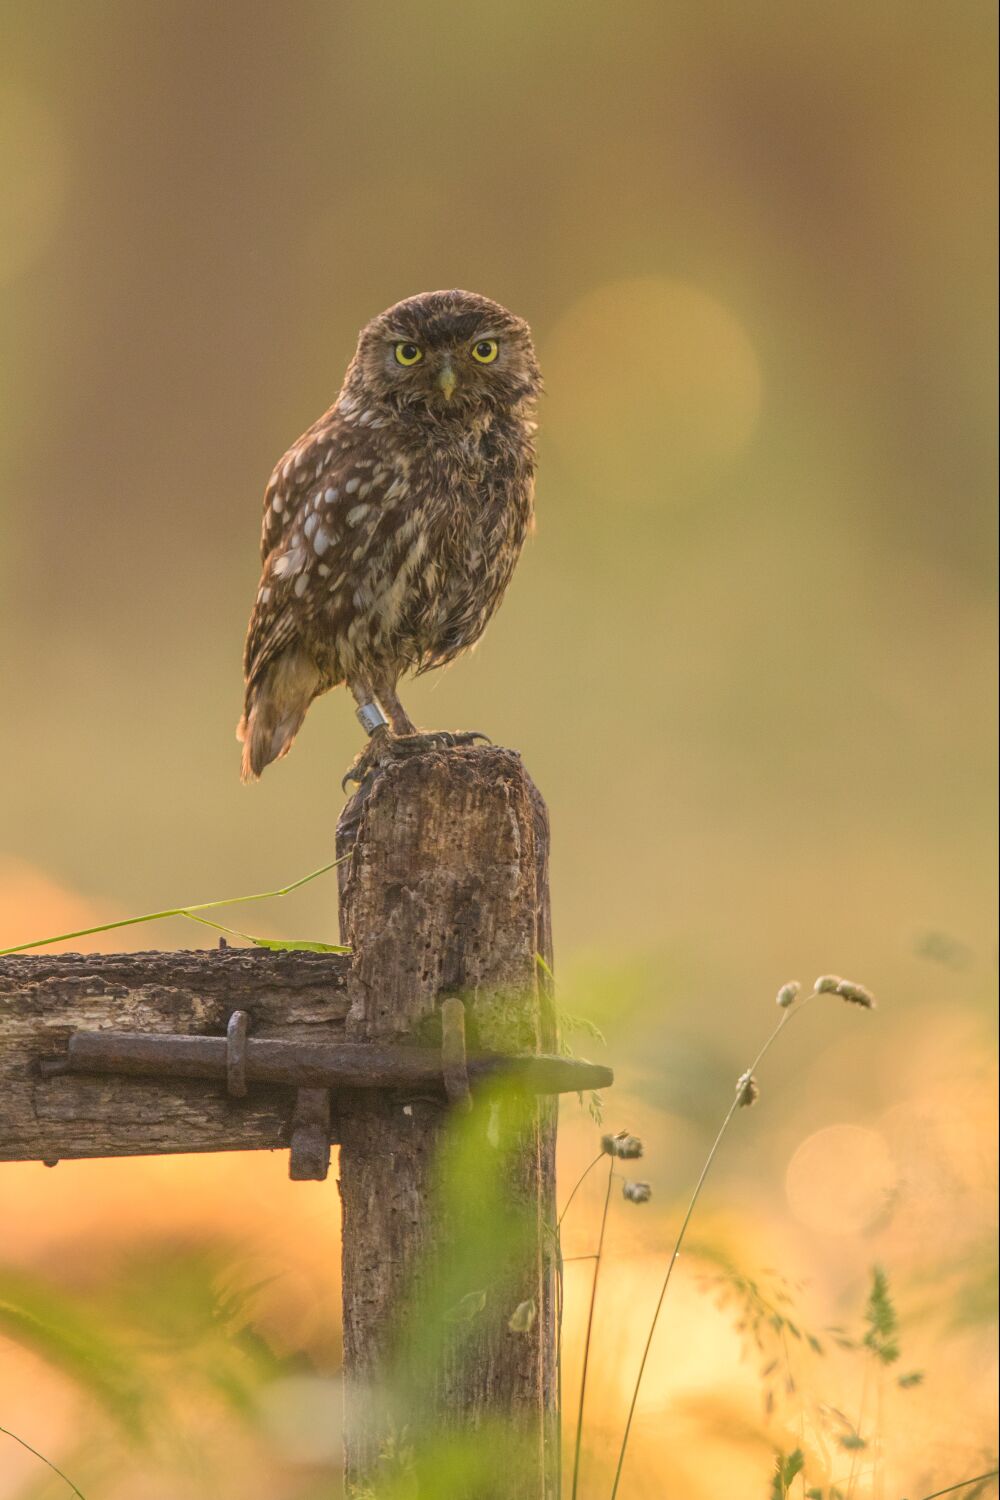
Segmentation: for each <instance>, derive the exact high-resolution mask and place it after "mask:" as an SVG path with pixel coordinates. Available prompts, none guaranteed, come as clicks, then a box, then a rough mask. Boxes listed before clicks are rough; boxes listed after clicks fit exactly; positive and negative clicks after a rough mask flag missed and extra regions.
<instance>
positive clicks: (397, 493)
mask: <svg viewBox="0 0 1000 1500" xmlns="http://www.w3.org/2000/svg"><path fill="white" fill-rule="evenodd" d="M406 491H407V483H406V480H405V479H402V478H399V479H394V480H393V481H392V483H391V484H390V486H389V488H388V489H387V490H386V492H385V498H386V499H387V500H400V499H402V497H403V496H404V495H405V494H406Z"/></svg>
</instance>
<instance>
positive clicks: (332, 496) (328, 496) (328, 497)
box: [323, 484, 340, 505]
mask: <svg viewBox="0 0 1000 1500" xmlns="http://www.w3.org/2000/svg"><path fill="white" fill-rule="evenodd" d="M339 493H340V491H339V490H336V489H334V487H333V485H332V484H331V486H330V488H329V489H328V490H324V491H323V499H324V500H325V501H326V503H327V505H332V504H333V502H334V501H335V500H336V498H337V496H338V494H339Z"/></svg>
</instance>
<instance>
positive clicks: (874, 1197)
mask: <svg viewBox="0 0 1000 1500" xmlns="http://www.w3.org/2000/svg"><path fill="white" fill-rule="evenodd" d="M896 1184H897V1170H896V1164H895V1162H894V1160H893V1157H892V1152H891V1151H890V1150H889V1146H888V1144H887V1142H886V1140H885V1138H884V1136H881V1135H880V1134H879V1133H878V1131H876V1130H867V1129H865V1128H863V1127H862V1126H860V1125H829V1126H827V1127H826V1129H824V1130H817V1131H816V1132H815V1133H814V1134H813V1135H810V1136H807V1137H806V1139H805V1140H804V1141H803V1142H802V1143H801V1145H800V1146H799V1147H798V1148H797V1149H796V1151H795V1153H794V1155H793V1156H792V1159H791V1161H790V1162H789V1163H788V1169H787V1171H786V1173H785V1193H786V1196H787V1198H788V1206H789V1208H790V1209H791V1211H792V1213H793V1214H794V1215H795V1217H796V1218H797V1219H798V1220H799V1222H800V1223H801V1224H805V1225H806V1226H807V1227H808V1228H809V1229H816V1230H819V1231H820V1232H821V1233H823V1234H857V1233H858V1231H859V1230H862V1229H867V1228H869V1227H870V1226H871V1225H872V1224H874V1223H875V1222H876V1221H877V1220H878V1219H879V1218H881V1217H882V1216H883V1215H884V1214H885V1213H886V1212H887V1210H888V1209H889V1207H890V1206H891V1203H892V1200H893V1197H894V1194H895V1190H896Z"/></svg>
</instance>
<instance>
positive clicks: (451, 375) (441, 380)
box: [438, 362, 458, 401]
mask: <svg viewBox="0 0 1000 1500" xmlns="http://www.w3.org/2000/svg"><path fill="white" fill-rule="evenodd" d="M457 384H458V381H457V380H456V379H455V372H454V370H453V369H452V367H451V364H450V362H448V363H446V364H445V366H444V368H443V369H442V371H441V374H440V375H439V376H438V385H439V386H440V387H441V390H442V391H443V392H444V399H445V400H446V401H450V400H451V398H452V396H453V395H454V394H455V387H456V385H457Z"/></svg>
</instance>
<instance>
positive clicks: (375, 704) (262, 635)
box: [237, 291, 541, 781]
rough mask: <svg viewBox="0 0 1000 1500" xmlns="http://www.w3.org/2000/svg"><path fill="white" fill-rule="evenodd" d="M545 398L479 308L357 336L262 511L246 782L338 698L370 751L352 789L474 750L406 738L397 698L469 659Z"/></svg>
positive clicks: (467, 296) (504, 322) (407, 317)
mask: <svg viewBox="0 0 1000 1500" xmlns="http://www.w3.org/2000/svg"><path fill="white" fill-rule="evenodd" d="M540 389H541V376H540V374H539V370H538V364H537V362H536V360H535V352H534V349H533V348H532V343H531V333H530V330H529V328H528V325H527V324H526V323H525V322H523V321H522V320H521V319H520V318H517V317H515V316H514V315H513V313H509V312H507V310H506V309H505V308H503V307H501V306H500V305H499V304H498V303H496V302H491V301H490V300H489V298H488V297H480V296H477V295H476V294H475V293H473V292H460V291H449V292H426V293H424V294H422V295H421V296H418V297H409V298H408V299H407V300H406V301H405V302H398V303H397V304H396V306H395V307H390V308H389V309H388V311H387V312H384V313H382V314H381V315H380V316H379V317H377V318H374V319H373V320H372V321H371V322H370V323H369V324H368V325H367V327H365V328H364V329H362V331H361V335H360V338H359V339H358V347H357V351H356V353H355V355H354V358H353V359H352V360H351V363H350V365H349V366H348V369H347V374H346V376H345V378H344V384H343V387H342V389H341V392H340V395H339V396H338V397H337V400H336V401H335V402H334V404H333V406H332V407H331V408H330V410H329V411H328V412H327V413H326V414H325V415H324V416H322V417H320V419H319V421H318V422H315V423H314V424H313V426H312V427H310V428H309V430H308V432H306V433H305V434H304V436H303V437H301V438H299V440H298V442H297V443H295V444H294V446H293V447H291V448H290V449H289V450H288V452H287V453H286V454H285V456H284V458H282V460H281V462H280V463H279V464H278V466H277V468H276V469H275V471H274V473H273V474H272V475H271V479H270V482H269V483H268V486H267V490H266V492H265V495H264V527H263V534H262V537H261V555H262V558H263V564H264V566H263V572H262V575H261V580H260V588H259V589H258V592H257V601H256V603H255V605H254V609H253V613H252V615H251V617H250V627H249V630H248V632H247V640H246V650H245V654H244V676H245V678H246V702H245V706H244V712H243V717H242V719H241V720H240V724H239V728H238V730H237V736H238V738H239V739H240V740H241V741H242V742H243V779H244V781H250V780H254V779H255V778H256V777H258V776H259V775H260V773H261V772H262V771H263V769H264V767H265V766H266V765H267V764H268V763H269V762H270V761H272V760H277V759H278V758H279V757H280V756H282V755H285V754H286V753H287V752H288V750H289V749H290V747H291V744H292V741H293V740H294V738H295V735H296V734H297V732H298V730H299V727H300V726H301V724H302V720H303V719H304V717H305V714H306V710H307V709H308V707H309V705H310V703H311V702H312V700H313V699H314V698H316V697H318V695H319V694H320V693H325V692H328V691H329V689H330V688H334V687H337V686H339V685H340V684H341V683H345V682H346V684H347V686H348V687H349V688H350V690H351V692H352V693H353V695H354V698H355V700H356V702H357V705H358V709H357V712H358V718H359V719H360V721H361V723H362V725H363V727H364V728H365V729H366V730H367V731H368V733H369V735H370V736H371V738H370V741H369V744H368V747H367V749H366V750H365V751H364V752H363V753H362V754H361V755H360V756H359V757H358V759H357V761H356V762H355V765H354V767H353V768H352V770H351V772H350V773H349V775H350V777H351V778H352V779H354V780H357V781H362V780H363V779H364V778H365V777H366V776H367V775H368V774H369V773H370V772H371V771H372V770H373V769H375V768H376V767H377V766H379V765H381V764H384V763H385V762H386V761H387V760H389V759H391V758H392V757H393V756H397V755H405V754H409V753H412V752H414V751H419V750H423V749H427V748H429V747H430V746H432V745H434V744H441V743H445V744H453V743H456V742H466V741H468V740H469V739H471V738H473V736H469V735H464V736H463V735H450V734H437V735H422V734H418V733H417V732H416V730H415V729H414V726H413V724H412V723H411V722H410V720H409V718H408V717H407V715H406V712H405V710H404V708H403V706H402V704H401V703H400V701H399V698H398V697H397V694H396V685H397V683H398V681H399V679H400V677H401V676H402V675H403V673H404V672H407V671H414V672H426V671H428V670H429V669H430V668H431V667H439V666H442V665H443V664H444V663H445V662H449V661H452V660H453V659H454V658H455V657H456V656H458V655H459V653H460V652H462V651H464V650H465V649H466V648H467V647H468V646H471V645H473V643H474V642H475V641H477V640H478V639H479V637H480V636H481V635H482V633H483V631H484V629H485V628H486V624H487V622H488V621H489V619H490V617H491V616H492V614H493V612H494V611H495V610H496V608H497V606H498V605H499V603H500V601H501V599H502V598H503V596H504V592H505V590H506V588H507V585H508V583H509V582H510V578H511V574H512V573H513V571H514V565H515V563H516V562H517V559H518V556H519V554H520V551H521V546H522V544H523V542H524V538H525V534H526V532H527V530H528V527H529V525H530V524H531V518H532V493H533V480H534V465H535V455H534V447H533V444H532V434H533V431H534V423H533V422H532V421H531V414H532V410H533V404H534V400H535V397H536V396H537V395H538V393H539V391H540Z"/></svg>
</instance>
